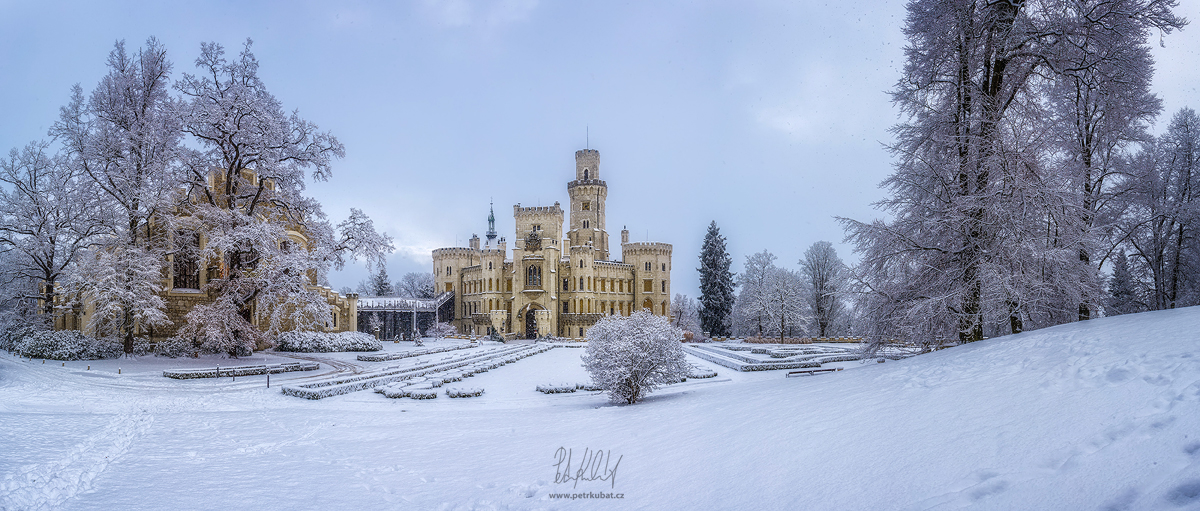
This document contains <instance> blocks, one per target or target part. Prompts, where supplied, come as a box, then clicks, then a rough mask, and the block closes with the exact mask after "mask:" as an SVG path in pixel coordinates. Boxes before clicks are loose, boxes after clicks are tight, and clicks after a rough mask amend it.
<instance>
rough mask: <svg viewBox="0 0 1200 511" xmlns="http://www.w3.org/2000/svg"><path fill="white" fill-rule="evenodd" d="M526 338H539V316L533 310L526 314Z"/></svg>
mask: <svg viewBox="0 0 1200 511" xmlns="http://www.w3.org/2000/svg"><path fill="white" fill-rule="evenodd" d="M525 338H526V339H535V338H537V316H536V315H535V314H534V313H533V309H529V310H528V311H526V312H525Z"/></svg>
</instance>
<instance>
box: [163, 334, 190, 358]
mask: <svg viewBox="0 0 1200 511" xmlns="http://www.w3.org/2000/svg"><path fill="white" fill-rule="evenodd" d="M197 351H198V350H197V349H196V343H195V342H192V340H191V339H185V338H183V337H168V338H166V339H163V340H161V341H158V344H156V345H155V346H154V356H156V357H167V358H179V357H193V356H196V354H197Z"/></svg>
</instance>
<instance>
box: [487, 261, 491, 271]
mask: <svg viewBox="0 0 1200 511" xmlns="http://www.w3.org/2000/svg"><path fill="white" fill-rule="evenodd" d="M488 269H489V270H490V269H492V262H491V261H488Z"/></svg>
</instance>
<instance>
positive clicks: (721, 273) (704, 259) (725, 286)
mask: <svg viewBox="0 0 1200 511" xmlns="http://www.w3.org/2000/svg"><path fill="white" fill-rule="evenodd" d="M730 262H731V259H730V258H729V252H728V251H726V250H725V237H724V236H721V229H720V228H718V227H717V222H716V221H715V220H714V221H713V222H712V223H710V224H708V232H707V233H706V234H705V235H704V246H703V247H701V249H700V268H698V269H697V271H699V272H700V328H701V329H703V331H704V332H708V335H711V336H714V337H724V336H728V335H729V334H730V323H731V321H730V320H731V319H732V318H731V315H732V314H733V302H734V296H733V286H734V283H733V273H732V272H730V271H729V264H730Z"/></svg>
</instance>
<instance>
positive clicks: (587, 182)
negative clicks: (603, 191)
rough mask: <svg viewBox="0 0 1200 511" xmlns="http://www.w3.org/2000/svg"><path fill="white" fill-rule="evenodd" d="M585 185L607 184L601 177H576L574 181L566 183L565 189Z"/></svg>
mask: <svg viewBox="0 0 1200 511" xmlns="http://www.w3.org/2000/svg"><path fill="white" fill-rule="evenodd" d="M586 185H597V186H605V187H607V186H608V185H607V184H606V183H605V182H604V180H603V179H576V180H574V181H571V182H569V183H567V190H570V189H572V188H575V187H576V186H586Z"/></svg>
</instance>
